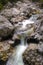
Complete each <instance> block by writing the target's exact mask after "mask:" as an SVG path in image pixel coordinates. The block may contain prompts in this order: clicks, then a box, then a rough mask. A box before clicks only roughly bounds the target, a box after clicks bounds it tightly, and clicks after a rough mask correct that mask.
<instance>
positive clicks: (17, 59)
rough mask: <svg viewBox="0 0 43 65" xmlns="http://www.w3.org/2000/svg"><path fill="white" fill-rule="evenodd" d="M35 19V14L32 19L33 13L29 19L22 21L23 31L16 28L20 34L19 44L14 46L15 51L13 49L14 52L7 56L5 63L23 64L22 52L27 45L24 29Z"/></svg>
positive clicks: (11, 64) (8, 64)
mask: <svg viewBox="0 0 43 65" xmlns="http://www.w3.org/2000/svg"><path fill="white" fill-rule="evenodd" d="M36 19H37V16H35V19H34V15H33V16H32V17H31V18H30V19H27V20H24V21H23V22H22V24H23V25H22V28H23V31H22V29H21V30H19V29H18V31H17V33H18V34H20V35H21V44H20V45H18V46H16V51H15V49H14V52H13V54H12V55H11V57H10V58H9V60H8V62H7V64H6V65H24V63H23V60H22V54H23V52H24V51H25V49H26V48H27V47H28V45H26V44H25V43H26V42H25V37H26V33H27V32H26V31H27V30H26V31H24V29H25V27H26V25H27V24H33V23H34V20H36ZM29 31H30V30H29ZM29 31H28V32H29Z"/></svg>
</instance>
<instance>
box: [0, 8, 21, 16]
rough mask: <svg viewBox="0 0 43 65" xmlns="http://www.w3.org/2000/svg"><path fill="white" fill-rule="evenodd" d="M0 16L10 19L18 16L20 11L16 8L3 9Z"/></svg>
mask: <svg viewBox="0 0 43 65" xmlns="http://www.w3.org/2000/svg"><path fill="white" fill-rule="evenodd" d="M0 14H1V15H4V16H6V17H12V16H16V15H18V14H20V11H19V10H18V9H17V8H10V9H4V10H3V11H2V12H1V13H0Z"/></svg>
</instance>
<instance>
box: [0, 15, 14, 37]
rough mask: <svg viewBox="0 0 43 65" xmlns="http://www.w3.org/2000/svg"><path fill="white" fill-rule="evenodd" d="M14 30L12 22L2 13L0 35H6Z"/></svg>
mask: <svg viewBox="0 0 43 65" xmlns="http://www.w3.org/2000/svg"><path fill="white" fill-rule="evenodd" d="M12 31H13V26H12V24H11V23H10V22H9V21H8V20H7V19H6V18H5V17H3V16H1V15H0V37H6V36H8V35H10V34H11V32H12Z"/></svg>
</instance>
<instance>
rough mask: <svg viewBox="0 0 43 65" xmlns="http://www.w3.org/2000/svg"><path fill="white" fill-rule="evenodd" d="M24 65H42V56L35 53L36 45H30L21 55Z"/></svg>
mask: <svg viewBox="0 0 43 65" xmlns="http://www.w3.org/2000/svg"><path fill="white" fill-rule="evenodd" d="M23 61H24V65H42V64H43V55H41V54H39V53H38V52H37V45H36V46H35V44H34V45H32V46H31V45H30V46H29V47H28V48H27V50H25V52H24V53H23Z"/></svg>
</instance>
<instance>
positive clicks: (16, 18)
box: [11, 16, 26, 25]
mask: <svg viewBox="0 0 43 65" xmlns="http://www.w3.org/2000/svg"><path fill="white" fill-rule="evenodd" d="M25 18H26V17H24V16H17V17H15V18H12V19H11V22H12V23H13V24H14V25H17V24H18V23H19V22H22V20H24V19H25Z"/></svg>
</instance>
